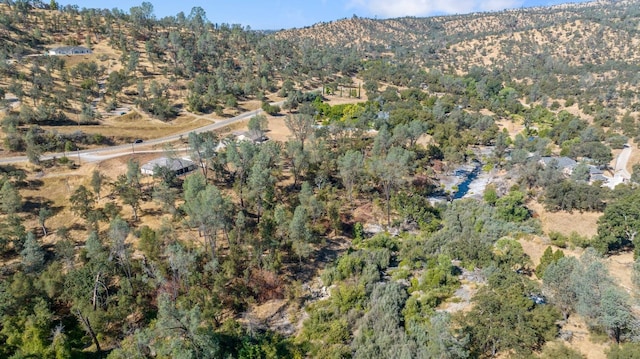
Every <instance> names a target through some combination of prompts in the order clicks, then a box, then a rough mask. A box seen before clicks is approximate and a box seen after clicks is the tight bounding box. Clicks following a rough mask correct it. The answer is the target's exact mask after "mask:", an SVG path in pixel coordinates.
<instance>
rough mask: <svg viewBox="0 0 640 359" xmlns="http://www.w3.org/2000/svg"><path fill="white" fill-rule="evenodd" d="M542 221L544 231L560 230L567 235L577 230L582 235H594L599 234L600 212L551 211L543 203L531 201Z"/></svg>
mask: <svg viewBox="0 0 640 359" xmlns="http://www.w3.org/2000/svg"><path fill="white" fill-rule="evenodd" d="M527 207H529V209H531V210H532V211H533V212H534V213H535V215H537V216H538V218H539V219H540V222H542V230H543V231H544V233H547V234H548V233H550V232H559V233H562V234H564V235H566V236H568V235H570V234H571V233H572V232H576V233H578V234H579V235H581V236H587V237H592V236H595V235H596V234H598V218H600V216H601V215H602V213H600V212H583V213H580V212H577V211H576V212H573V213H569V212H566V211H558V212H549V211H547V210H546V209H544V207H543V206H542V204H540V203H538V202H536V201H531V202H529V203H528V204H527Z"/></svg>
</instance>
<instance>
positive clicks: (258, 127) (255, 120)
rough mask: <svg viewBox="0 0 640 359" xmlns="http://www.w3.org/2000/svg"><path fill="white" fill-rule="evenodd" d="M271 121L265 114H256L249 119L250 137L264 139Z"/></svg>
mask: <svg viewBox="0 0 640 359" xmlns="http://www.w3.org/2000/svg"><path fill="white" fill-rule="evenodd" d="M268 126H269V121H268V119H267V116H265V115H256V116H253V117H251V118H250V119H249V123H248V124H247V128H248V129H249V137H251V138H255V139H260V140H261V139H262V138H263V137H264V134H265V132H266V131H267V130H268Z"/></svg>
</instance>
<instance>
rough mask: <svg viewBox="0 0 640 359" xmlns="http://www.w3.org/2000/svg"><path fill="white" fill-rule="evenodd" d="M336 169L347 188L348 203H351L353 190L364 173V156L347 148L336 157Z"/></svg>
mask: <svg viewBox="0 0 640 359" xmlns="http://www.w3.org/2000/svg"><path fill="white" fill-rule="evenodd" d="M338 171H339V176H340V179H342V184H343V185H344V188H345V189H346V190H347V198H348V200H349V203H351V204H353V192H354V189H355V188H356V185H357V184H358V181H359V180H360V179H361V178H362V176H363V174H364V157H363V156H362V153H361V152H358V151H353V150H349V151H347V152H345V154H344V155H342V156H341V157H340V158H339V159H338Z"/></svg>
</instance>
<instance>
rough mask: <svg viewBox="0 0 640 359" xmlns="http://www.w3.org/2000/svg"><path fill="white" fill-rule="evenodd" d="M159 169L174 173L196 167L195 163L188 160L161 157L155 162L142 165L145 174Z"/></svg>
mask: <svg viewBox="0 0 640 359" xmlns="http://www.w3.org/2000/svg"><path fill="white" fill-rule="evenodd" d="M156 166H158V167H166V168H169V169H171V170H174V171H178V170H181V169H183V168H188V167H191V166H195V163H194V162H193V161H191V160H188V159H186V158H168V157H160V158H156V159H155V160H152V161H149V162H147V163H145V164H144V165H142V167H141V170H142V171H144V172H149V173H151V172H153V170H154V169H155V168H156Z"/></svg>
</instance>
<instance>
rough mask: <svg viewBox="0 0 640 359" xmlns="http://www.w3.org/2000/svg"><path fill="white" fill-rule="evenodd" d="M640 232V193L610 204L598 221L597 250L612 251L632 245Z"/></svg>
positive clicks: (636, 192) (635, 192)
mask: <svg viewBox="0 0 640 359" xmlns="http://www.w3.org/2000/svg"><path fill="white" fill-rule="evenodd" d="M639 230H640V191H634V192H632V193H631V194H630V195H629V196H624V197H622V198H619V199H617V200H616V201H614V202H613V203H610V204H609V205H608V206H607V207H606V208H605V210H604V214H603V215H602V216H601V217H600V219H598V238H597V241H598V245H597V247H598V249H601V250H603V251H608V250H613V249H616V248H619V247H621V246H624V245H626V244H634V240H635V238H636V235H637V234H638V231H639Z"/></svg>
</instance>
